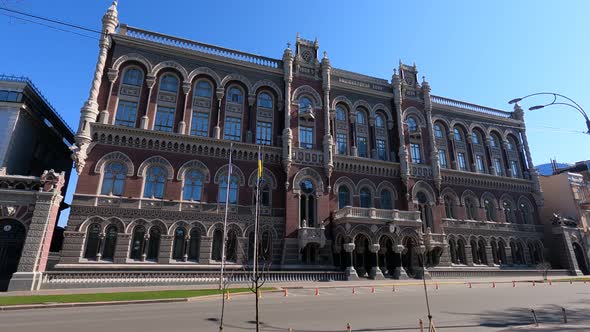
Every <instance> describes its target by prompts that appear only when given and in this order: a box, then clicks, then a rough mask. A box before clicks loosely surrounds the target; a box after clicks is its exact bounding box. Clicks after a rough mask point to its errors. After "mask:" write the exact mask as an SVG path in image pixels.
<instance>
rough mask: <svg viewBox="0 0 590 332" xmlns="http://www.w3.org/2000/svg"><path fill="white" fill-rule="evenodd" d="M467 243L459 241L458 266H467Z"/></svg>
mask: <svg viewBox="0 0 590 332" xmlns="http://www.w3.org/2000/svg"><path fill="white" fill-rule="evenodd" d="M465 246H466V245H465V241H464V240H463V239H459V240H457V263H458V264H463V265H465V264H467V259H466V258H465Z"/></svg>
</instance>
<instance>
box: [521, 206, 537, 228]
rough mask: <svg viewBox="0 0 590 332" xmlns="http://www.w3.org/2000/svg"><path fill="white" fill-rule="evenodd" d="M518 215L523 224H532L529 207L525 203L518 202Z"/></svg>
mask: <svg viewBox="0 0 590 332" xmlns="http://www.w3.org/2000/svg"><path fill="white" fill-rule="evenodd" d="M519 208H520V217H521V219H522V223H524V224H533V223H534V222H533V218H532V217H533V216H532V212H531V207H530V206H529V204H527V203H520V207H519Z"/></svg>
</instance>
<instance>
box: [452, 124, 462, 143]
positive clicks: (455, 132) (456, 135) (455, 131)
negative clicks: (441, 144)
mask: <svg viewBox="0 0 590 332" xmlns="http://www.w3.org/2000/svg"><path fill="white" fill-rule="evenodd" d="M453 138H454V139H455V141H458V142H463V134H462V133H461V129H459V128H457V127H455V128H453Z"/></svg>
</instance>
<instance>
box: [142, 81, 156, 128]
mask: <svg viewBox="0 0 590 332" xmlns="http://www.w3.org/2000/svg"><path fill="white" fill-rule="evenodd" d="M145 84H146V86H147V88H148V99H147V101H146V106H145V113H144V114H143V116H142V117H141V119H140V121H139V128H141V129H148V126H149V123H150V119H149V117H148V113H149V112H150V100H151V99H152V92H153V91H154V85H155V84H156V77H155V76H152V75H146V76H145Z"/></svg>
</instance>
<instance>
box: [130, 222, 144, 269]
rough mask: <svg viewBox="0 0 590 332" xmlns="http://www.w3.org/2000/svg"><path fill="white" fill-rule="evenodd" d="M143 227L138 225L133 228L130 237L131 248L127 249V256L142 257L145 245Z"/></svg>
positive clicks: (138, 258) (136, 258)
mask: <svg viewBox="0 0 590 332" xmlns="http://www.w3.org/2000/svg"><path fill="white" fill-rule="evenodd" d="M145 235H146V234H145V227H143V226H141V225H138V226H135V228H134V229H133V237H132V239H131V249H130V250H129V258H131V259H135V260H141V259H143V253H144V247H145Z"/></svg>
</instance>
